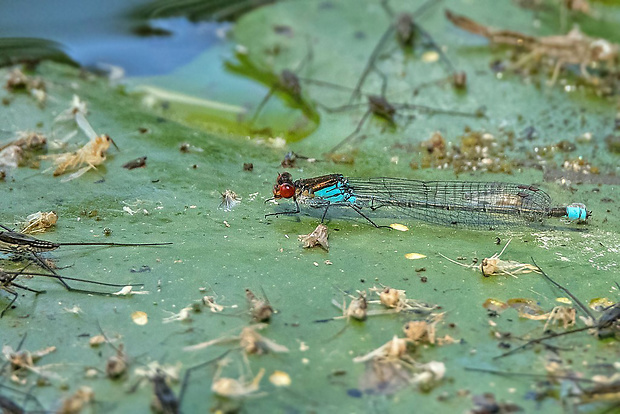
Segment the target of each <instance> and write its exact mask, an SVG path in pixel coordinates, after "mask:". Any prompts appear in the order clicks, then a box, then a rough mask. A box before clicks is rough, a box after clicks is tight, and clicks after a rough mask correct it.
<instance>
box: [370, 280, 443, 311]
mask: <svg viewBox="0 0 620 414" xmlns="http://www.w3.org/2000/svg"><path fill="white" fill-rule="evenodd" d="M370 291H371V292H374V293H376V294H377V295H378V296H379V303H381V304H382V305H383V306H385V307H386V308H388V309H393V310H395V311H396V312H412V313H416V314H422V315H427V314H430V313H431V312H432V311H433V310H434V309H437V306H436V305H429V304H426V303H423V302H420V301H418V300H415V299H409V298H407V296H406V294H405V291H404V290H400V289H394V288H392V287H389V286H383V287H382V288H377V287H372V288H370ZM368 303H377V301H376V300H369V301H368Z"/></svg>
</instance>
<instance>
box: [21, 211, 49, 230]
mask: <svg viewBox="0 0 620 414" xmlns="http://www.w3.org/2000/svg"><path fill="white" fill-rule="evenodd" d="M57 222H58V214H56V212H55V211H50V212H47V213H44V212H41V211H37V212H36V213H33V214H30V215H29V216H28V217H26V223H24V224H23V225H22V230H21V232H22V233H25V234H36V233H43V232H45V231H46V230H47V229H49V228H50V227H54V226H55V225H56V223H57Z"/></svg>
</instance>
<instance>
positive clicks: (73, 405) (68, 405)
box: [57, 386, 95, 414]
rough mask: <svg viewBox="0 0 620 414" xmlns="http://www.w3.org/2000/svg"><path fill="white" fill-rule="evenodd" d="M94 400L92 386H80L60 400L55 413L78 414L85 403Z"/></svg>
mask: <svg viewBox="0 0 620 414" xmlns="http://www.w3.org/2000/svg"><path fill="white" fill-rule="evenodd" d="M94 400H95V392H94V391H93V389H92V388H90V387H87V386H82V387H80V388H78V389H77V391H75V393H74V394H73V395H71V396H70V397H69V398H67V399H65V400H64V401H63V402H62V406H61V407H60V409H59V410H58V411H57V414H79V413H80V412H82V409H83V408H84V406H85V405H86V404H89V403H91V402H93V401H94Z"/></svg>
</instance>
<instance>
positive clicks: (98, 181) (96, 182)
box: [95, 178, 105, 184]
mask: <svg viewBox="0 0 620 414" xmlns="http://www.w3.org/2000/svg"><path fill="white" fill-rule="evenodd" d="M103 183H105V178H102V179H101V180H97V181H95V184H103Z"/></svg>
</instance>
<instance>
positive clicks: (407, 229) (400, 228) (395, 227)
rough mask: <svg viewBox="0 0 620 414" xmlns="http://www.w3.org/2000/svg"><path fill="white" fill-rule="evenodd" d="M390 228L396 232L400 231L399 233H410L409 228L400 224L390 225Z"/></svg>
mask: <svg viewBox="0 0 620 414" xmlns="http://www.w3.org/2000/svg"><path fill="white" fill-rule="evenodd" d="M390 228H392V229H394V230H398V231H409V227H407V226H405V225H404V224H399V223H392V224H390Z"/></svg>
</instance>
